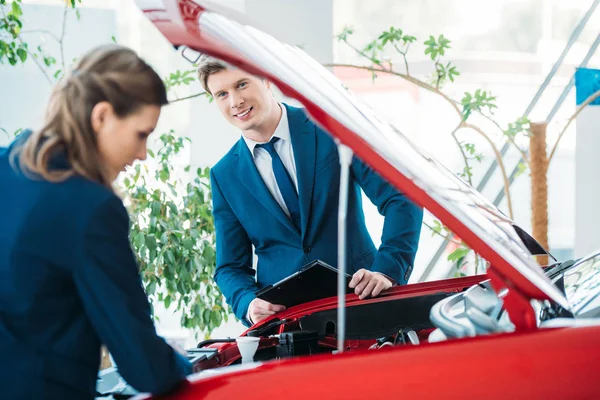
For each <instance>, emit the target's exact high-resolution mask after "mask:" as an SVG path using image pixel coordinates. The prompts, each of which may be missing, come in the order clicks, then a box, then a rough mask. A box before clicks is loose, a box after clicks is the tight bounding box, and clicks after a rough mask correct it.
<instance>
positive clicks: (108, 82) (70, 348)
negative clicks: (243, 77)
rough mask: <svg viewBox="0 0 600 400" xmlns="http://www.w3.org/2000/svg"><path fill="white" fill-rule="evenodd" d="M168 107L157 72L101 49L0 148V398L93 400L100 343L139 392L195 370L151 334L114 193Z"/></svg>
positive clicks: (171, 383) (163, 387)
mask: <svg viewBox="0 0 600 400" xmlns="http://www.w3.org/2000/svg"><path fill="white" fill-rule="evenodd" d="M166 103H167V96H166V92H165V87H164V86H163V83H162V81H161V79H160V77H159V76H158V75H157V74H156V73H155V72H154V71H153V70H152V68H150V67H149V66H148V65H147V64H146V63H145V62H144V61H142V60H141V59H140V58H139V57H138V56H137V55H136V54H135V53H134V52H133V51H131V50H129V49H127V48H124V47H121V46H117V45H110V46H103V47H100V48H97V49H95V50H93V51H91V52H90V53H88V54H87V55H86V56H85V57H83V58H82V59H81V61H80V62H79V64H78V66H77V67H76V68H75V70H74V72H73V73H72V74H71V75H70V76H68V77H66V78H65V79H64V80H63V81H62V82H61V83H59V85H58V86H57V87H56V88H55V90H54V92H53V93H52V96H51V99H50V104H49V106H48V109H47V116H46V119H45V123H44V125H43V127H42V128H41V129H39V130H36V131H34V132H26V133H23V134H21V135H20V136H18V137H17V139H16V140H15V141H14V142H13V143H12V144H11V145H10V147H9V148H8V149H1V148H0V189H1V190H2V193H1V194H0V210H1V212H2V215H1V216H0V398H6V399H92V398H94V397H95V394H96V391H95V386H96V377H97V374H98V366H99V363H100V346H101V344H105V345H106V346H107V347H108V349H109V351H110V352H111V354H112V356H113V359H114V360H115V362H116V364H117V366H118V369H119V372H120V374H121V375H122V376H123V377H124V378H125V380H127V382H128V383H129V384H131V385H132V386H133V387H134V388H136V389H137V390H139V391H143V392H152V393H165V392H168V391H170V390H172V389H174V388H175V387H176V386H177V385H178V384H179V383H180V382H181V381H182V380H183V379H184V378H185V376H186V375H187V374H189V373H191V366H190V364H189V362H188V361H187V359H186V358H185V357H183V356H181V355H179V354H178V353H176V352H175V351H174V350H173V349H172V348H171V347H170V346H169V345H168V344H167V343H166V342H165V341H164V340H163V339H162V338H160V337H159V336H157V334H156V331H155V328H154V325H153V322H152V319H151V316H150V308H149V305H148V300H147V297H146V295H145V293H144V290H143V287H142V284H141V280H140V277H139V271H138V267H137V265H136V261H135V257H134V254H133V253H132V250H131V247H130V242H129V237H128V229H129V218H128V215H127V212H126V210H125V208H124V206H123V203H122V201H121V199H120V198H119V197H117V196H116V195H115V193H114V191H113V189H112V182H113V181H114V180H115V178H116V177H117V175H118V174H119V172H120V171H121V170H123V169H124V168H125V167H126V166H127V165H130V164H131V163H133V162H134V161H135V160H137V159H142V160H143V159H145V158H146V139H147V138H148V136H149V135H150V133H151V132H152V131H153V130H154V127H155V126H156V122H157V120H158V117H159V114H160V110H161V106H162V105H164V104H166Z"/></svg>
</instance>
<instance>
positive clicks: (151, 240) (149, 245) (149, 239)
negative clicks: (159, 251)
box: [146, 235, 157, 250]
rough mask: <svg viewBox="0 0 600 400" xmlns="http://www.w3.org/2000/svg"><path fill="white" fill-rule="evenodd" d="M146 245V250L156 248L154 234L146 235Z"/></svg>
mask: <svg viewBox="0 0 600 400" xmlns="http://www.w3.org/2000/svg"><path fill="white" fill-rule="evenodd" d="M146 247H147V248H148V250H156V247H157V243H156V236H154V235H148V236H146Z"/></svg>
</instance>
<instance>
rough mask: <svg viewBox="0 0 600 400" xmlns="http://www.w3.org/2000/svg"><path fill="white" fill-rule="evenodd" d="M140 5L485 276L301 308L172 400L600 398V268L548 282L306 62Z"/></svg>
mask: <svg viewBox="0 0 600 400" xmlns="http://www.w3.org/2000/svg"><path fill="white" fill-rule="evenodd" d="M138 3H139V5H140V8H142V10H143V12H144V14H145V15H146V16H147V17H148V18H149V19H150V20H151V21H152V22H153V23H154V25H155V26H156V27H157V28H158V29H159V30H160V31H161V32H162V33H163V34H164V35H165V37H166V38H167V39H168V40H169V41H170V42H171V43H172V44H173V45H174V46H175V47H177V48H189V49H193V50H195V51H198V52H202V53H209V54H211V55H214V56H216V57H219V58H221V59H224V60H226V61H227V62H230V63H232V64H234V65H237V66H239V67H240V68H243V69H245V70H247V71H249V72H251V73H254V74H257V75H261V76H265V77H267V78H268V79H270V80H271V81H273V82H274V83H275V84H276V85H277V86H278V88H279V89H281V90H282V92H283V93H284V94H286V95H287V96H290V97H292V98H295V99H297V100H298V101H300V102H301V103H302V104H303V105H304V106H305V107H306V109H307V111H308V113H309V114H310V115H311V117H312V118H313V119H314V120H315V121H317V122H318V123H319V124H321V125H322V126H323V127H324V128H325V129H326V130H327V131H328V132H330V134H331V135H333V136H334V137H335V138H336V139H337V140H338V141H339V143H340V144H341V145H345V146H341V147H340V148H341V153H340V154H343V153H344V152H348V151H349V150H351V151H352V152H353V153H354V154H356V155H357V156H358V157H360V158H361V159H362V160H363V161H364V162H366V163H367V164H369V165H370V166H371V167H372V168H374V169H375V170H377V171H378V172H379V173H380V174H381V175H382V176H383V177H385V178H386V179H387V180H388V181H389V182H391V183H392V184H393V185H395V186H396V187H397V188H398V189H400V190H401V191H402V192H404V193H405V194H407V195H408V196H409V197H410V198H411V199H412V200H413V201H414V202H415V203H417V204H419V205H420V206H422V207H424V208H426V209H428V210H429V211H430V212H431V213H433V214H434V215H435V216H436V217H437V218H439V219H440V220H441V221H442V222H443V223H444V224H445V225H447V226H448V227H449V228H450V229H451V230H452V231H453V232H455V233H456V234H457V235H458V236H460V237H461V238H462V239H463V240H464V241H465V242H466V243H468V244H469V245H470V246H471V247H472V248H473V249H474V250H476V251H477V252H478V253H479V254H480V255H481V256H482V257H484V258H485V259H486V260H487V261H488V262H489V268H488V270H487V272H486V274H485V275H480V276H473V277H466V278H458V279H448V280H444V281H437V282H428V283H419V284H411V285H407V286H401V287H395V288H392V289H391V290H389V291H387V292H386V293H384V294H382V295H381V296H380V297H377V298H373V299H366V300H359V299H358V297H357V296H355V295H354V294H349V295H341V296H339V297H337V298H336V297H330V298H325V299H321V300H316V301H312V302H309V303H305V304H301V305H298V306H295V307H290V308H288V309H287V310H286V311H284V312H281V313H279V314H277V315H275V316H273V317H271V318H269V319H267V320H265V321H263V322H261V323H259V324H256V325H255V326H253V327H251V328H250V329H249V330H248V331H247V332H245V333H244V334H243V335H242V336H249V337H256V338H259V347H258V351H257V352H256V354H255V356H254V362H251V363H243V364H242V363H241V358H240V353H239V350H238V347H237V344H236V342H235V340H234V339H224V340H218V339H215V340H211V341H207V342H203V343H200V344H199V346H198V349H195V350H192V351H190V357H191V358H193V359H194V362H195V365H196V367H197V369H198V370H200V372H198V373H196V374H195V375H193V376H192V377H190V379H189V384H185V385H184V386H185V387H183V388H182V389H181V390H180V391H179V392H178V393H175V394H173V395H172V397H170V398H172V399H181V400H183V399H211V400H217V399H223V400H230V399H238V398H240V399H241V398H243V399H261V400H262V399H271V398H281V397H284V398H286V399H302V400H306V399H313V398H314V399H389V398H423V397H427V398H434V397H435V398H485V399H490V398H493V399H507V398H526V399H533V398H544V399H550V398H552V399H555V398H556V399H566V398H568V399H575V398H600V385H598V384H597V383H596V381H595V379H596V378H594V377H595V376H597V375H596V373H597V371H596V369H595V367H596V366H598V365H599V360H600V296H599V294H600V255H599V254H595V255H592V256H590V257H587V258H585V259H582V260H579V261H578V262H575V263H574V262H564V263H556V264H554V265H553V266H549V267H547V268H545V269H543V268H541V267H540V266H539V265H538V264H536V262H535V261H534V259H533V257H532V254H533V253H536V252H539V251H543V249H541V248H540V247H539V245H537V243H536V242H535V241H534V240H533V239H532V238H531V237H530V236H529V235H527V234H526V233H525V232H523V231H522V230H521V229H519V228H518V227H516V225H515V224H514V223H513V221H511V220H510V219H509V218H507V217H506V216H504V215H503V214H502V213H501V212H500V211H499V210H498V209H497V208H496V207H495V206H493V205H492V204H491V203H490V202H489V201H488V200H487V199H485V198H484V197H483V196H481V195H480V194H479V193H478V192H476V191H475V190H474V189H473V188H471V187H470V186H469V185H467V184H466V183H465V182H463V181H462V180H460V179H459V178H457V177H456V176H455V175H454V174H453V173H452V172H451V171H449V170H448V169H446V168H445V167H444V166H443V165H441V164H440V163H438V162H437V161H436V160H435V159H434V158H432V157H430V156H428V155H427V154H426V153H425V152H423V151H421V150H420V149H418V148H417V147H416V146H415V145H413V144H412V143H411V142H410V141H409V140H408V139H407V138H406V137H405V136H404V135H403V134H402V133H400V132H398V131H397V130H395V129H394V128H393V127H392V126H390V125H389V124H387V123H385V122H384V121H382V120H380V119H379V118H378V117H377V116H376V115H375V113H374V112H373V111H372V110H371V109H369V108H368V107H366V106H364V105H363V104H361V103H360V102H359V101H358V100H357V99H356V98H354V97H353V96H352V95H351V94H350V93H349V92H348V91H346V90H345V89H344V88H343V87H342V85H341V84H340V82H338V81H337V79H336V78H335V77H334V76H333V75H332V74H331V73H330V72H329V71H327V70H326V69H325V68H323V67H322V66H321V65H319V64H318V63H317V62H315V61H314V60H313V59H311V58H310V57H309V56H307V55H306V54H305V53H304V52H302V51H301V50H299V49H297V48H295V47H292V46H288V45H285V44H282V43H281V42H279V41H277V40H276V39H274V38H272V37H270V36H268V35H266V34H264V33H262V32H260V31H258V30H256V29H254V28H252V27H250V26H247V25H243V24H242V23H240V22H237V21H236V20H235V19H233V18H231V17H230V16H228V13H227V12H226V11H218V10H215V9H214V8H213V6H209V5H203V4H202V2H201V1H192V0H162V7H161V8H150V7H148V6H144V4H148V2H146V1H139V2H138ZM153 3H160V2H153ZM341 159H343V157H341ZM343 168H344V167H343V166H342V169H343ZM342 177H343V174H342ZM342 181H343V179H342ZM340 192H341V193H344V190H340ZM340 204H342V203H340ZM341 208H342V209H343V207H341ZM341 236H343V235H341ZM340 247H341V248H342V250H343V248H344V244H343V243H340ZM340 265H343V264H340ZM340 269H343V268H340ZM340 281H343V276H342V279H340ZM342 283H343V282H342ZM341 292H342V293H343V290H342V291H341ZM340 350H342V351H340ZM142 397H143V396H142Z"/></svg>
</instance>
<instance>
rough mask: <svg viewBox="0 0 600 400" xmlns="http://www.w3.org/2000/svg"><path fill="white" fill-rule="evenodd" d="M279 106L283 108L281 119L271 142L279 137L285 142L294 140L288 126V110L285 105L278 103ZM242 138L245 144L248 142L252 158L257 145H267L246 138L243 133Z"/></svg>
mask: <svg viewBox="0 0 600 400" xmlns="http://www.w3.org/2000/svg"><path fill="white" fill-rule="evenodd" d="M277 104H278V105H279V107H280V108H281V118H280V119H279V123H278V124H277V128H275V132H273V135H272V136H271V137H270V138H269V141H270V140H271V139H272V138H274V137H278V138H279V139H280V140H283V141H286V140H292V139H291V134H290V126H289V124H288V117H287V110H286V108H285V106H284V105H283V104H281V103H277ZM242 138H243V139H244V142H246V145H247V146H248V149H249V150H250V154H252V157H254V149H255V148H256V145H257V144H262V143H265V142H257V141H255V140H252V139H250V138H247V137H246V136H244V134H243V133H242Z"/></svg>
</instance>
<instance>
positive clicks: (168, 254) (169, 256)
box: [165, 250, 175, 265]
mask: <svg viewBox="0 0 600 400" xmlns="http://www.w3.org/2000/svg"><path fill="white" fill-rule="evenodd" d="M165 256H166V258H167V261H168V262H169V263H170V264H171V265H175V256H174V255H173V252H172V251H171V250H167V251H165Z"/></svg>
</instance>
